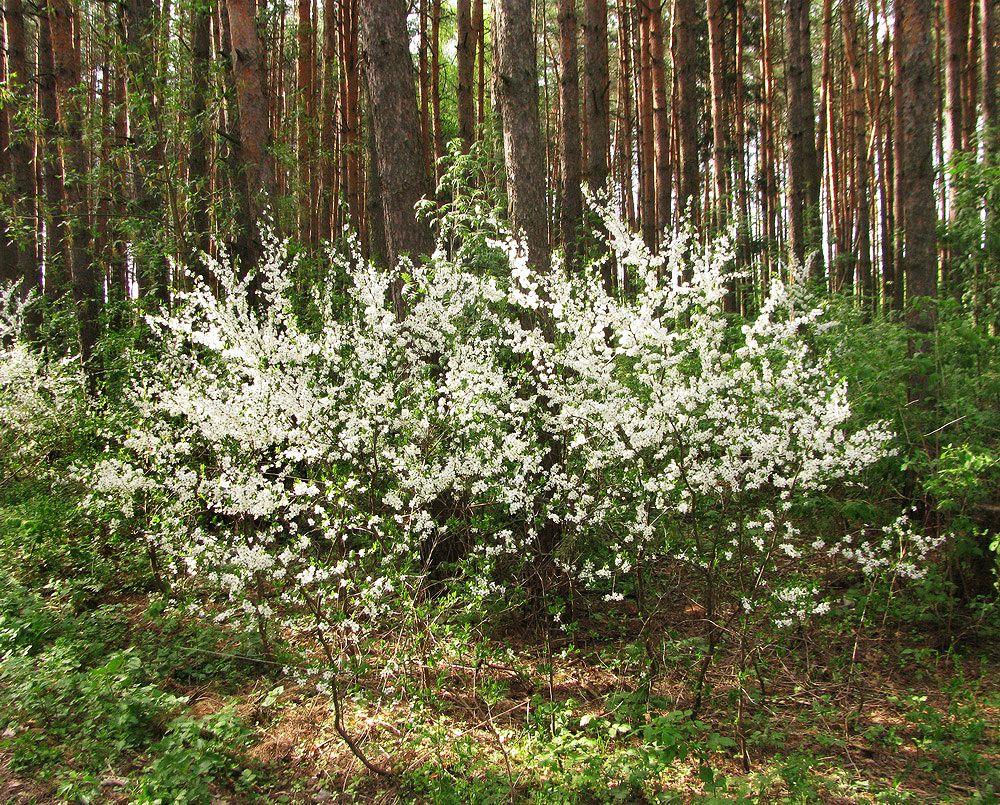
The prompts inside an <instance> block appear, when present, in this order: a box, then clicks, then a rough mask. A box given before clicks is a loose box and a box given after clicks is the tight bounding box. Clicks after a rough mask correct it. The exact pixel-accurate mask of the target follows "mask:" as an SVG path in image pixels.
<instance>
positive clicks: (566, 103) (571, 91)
mask: <svg viewBox="0 0 1000 805" xmlns="http://www.w3.org/2000/svg"><path fill="white" fill-rule="evenodd" d="M576 27H577V25H576V0H559V54H560V59H559V60H560V63H561V66H562V72H561V74H560V76H559V113H560V127H559V156H560V163H561V168H562V175H561V178H562V206H561V207H560V215H559V227H560V230H561V233H562V240H563V247H564V248H565V250H566V268H567V270H569V271H572V270H573V269H574V268H575V263H576V239H577V230H578V229H579V226H580V216H581V215H582V214H583V199H582V195H581V189H580V183H581V176H580V78H579V74H580V73H579V63H578V61H577V54H576Z"/></svg>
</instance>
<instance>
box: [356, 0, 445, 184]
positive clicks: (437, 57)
mask: <svg viewBox="0 0 1000 805" xmlns="http://www.w3.org/2000/svg"><path fill="white" fill-rule="evenodd" d="M392 1H393V2H395V0H392ZM367 2H368V0H362V4H365V3H367ZM431 115H432V118H433V119H432V121H431V122H432V124H433V129H434V172H433V175H434V182H435V184H436V183H437V182H439V181H440V180H441V157H443V156H444V130H443V129H442V128H441V126H442V120H441V0H431Z"/></svg>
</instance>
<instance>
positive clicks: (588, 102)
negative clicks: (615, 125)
mask: <svg viewBox="0 0 1000 805" xmlns="http://www.w3.org/2000/svg"><path fill="white" fill-rule="evenodd" d="M584 2H585V6H584V22H583V32H584V94H583V97H584V114H585V115H586V119H587V183H588V184H589V185H590V188H591V190H594V191H597V190H603V189H604V187H605V185H607V183H608V153H609V152H608V146H609V143H610V125H611V124H610V97H611V79H610V77H609V75H608V2H607V0H584Z"/></svg>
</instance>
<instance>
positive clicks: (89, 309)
mask: <svg viewBox="0 0 1000 805" xmlns="http://www.w3.org/2000/svg"><path fill="white" fill-rule="evenodd" d="M48 15H49V33H50V42H51V46H52V63H53V67H54V77H55V92H56V114H57V121H58V125H59V134H60V138H61V148H60V160H61V168H62V185H63V202H64V204H65V208H66V224H67V230H68V240H69V268H70V273H71V276H72V287H73V301H74V303H75V305H76V312H77V320H78V323H79V343H80V357H81V360H82V361H83V366H84V369H85V371H86V372H87V380H88V387H89V389H90V391H91V392H93V391H94V390H95V389H96V383H97V378H98V377H99V367H98V366H97V364H96V360H95V356H94V348H95V346H96V345H97V336H98V322H97V316H98V308H99V301H100V287H99V283H98V281H99V279H100V278H99V277H98V276H97V272H96V270H95V266H94V261H93V257H94V249H93V237H92V230H91V228H90V211H89V203H88V197H87V186H86V184H85V182H86V178H85V177H86V176H87V168H86V165H87V155H86V152H85V149H84V142H83V109H82V105H81V101H82V98H81V94H80V92H79V89H80V53H79V51H78V50H77V48H76V46H75V44H74V39H73V26H74V22H75V20H74V17H73V11H72V9H71V7H70V5H69V2H68V0H49V3H48Z"/></svg>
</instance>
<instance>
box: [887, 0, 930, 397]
mask: <svg viewBox="0 0 1000 805" xmlns="http://www.w3.org/2000/svg"><path fill="white" fill-rule="evenodd" d="M932 10H933V3H932V0H906V2H905V3H904V2H897V3H896V7H895V12H896V15H897V16H898V18H899V20H898V23H899V33H900V37H899V55H900V64H899V69H900V71H901V75H900V82H899V95H898V97H897V98H896V104H897V107H898V112H899V115H898V118H899V120H901V121H902V131H901V155H900V156H901V159H900V162H899V170H900V172H901V176H900V177H899V180H900V207H901V211H902V228H903V271H904V276H905V280H906V300H907V302H908V303H909V305H910V309H909V311H908V315H907V322H908V324H909V326H910V327H911V329H912V331H913V334H914V335H913V337H912V338H911V343H910V351H911V354H919V353H923V352H926V351H927V350H928V349H930V333H931V331H932V330H933V328H934V311H933V308H932V306H931V304H930V300H931V299H932V298H933V297H934V296H935V295H936V293H937V249H936V243H935V227H936V224H937V216H936V211H935V206H934V165H933V162H932V148H931V137H932V132H933V130H934V117H933V115H934V106H933V104H931V103H928V98H931V97H933V92H934V86H935V76H934V66H933V59H932V56H931V48H932V47H933V44H932V37H931V19H932ZM928 393H929V390H928V383H927V377H926V376H925V375H924V373H923V372H920V371H915V372H914V373H913V375H912V376H911V377H910V400H911V401H914V402H920V401H926V398H927V395H928Z"/></svg>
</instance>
